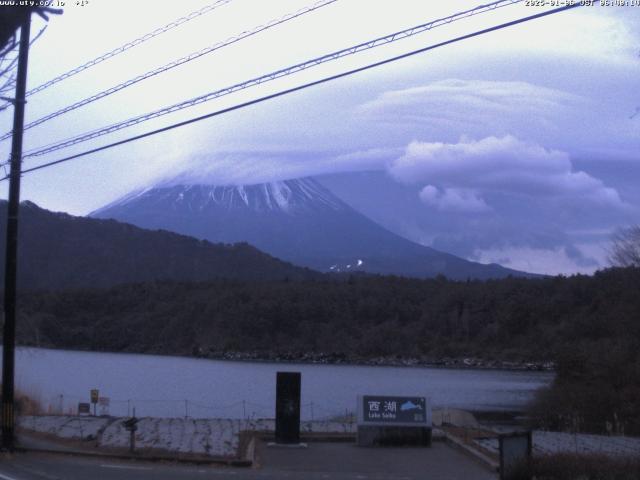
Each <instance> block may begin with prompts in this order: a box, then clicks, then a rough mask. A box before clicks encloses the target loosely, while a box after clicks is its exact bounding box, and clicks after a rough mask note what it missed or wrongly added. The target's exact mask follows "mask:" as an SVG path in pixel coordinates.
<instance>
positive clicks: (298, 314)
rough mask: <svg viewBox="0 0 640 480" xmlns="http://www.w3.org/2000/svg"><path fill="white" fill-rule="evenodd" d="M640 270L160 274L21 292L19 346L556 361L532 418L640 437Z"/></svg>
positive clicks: (341, 358)
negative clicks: (186, 277) (492, 274)
mask: <svg viewBox="0 0 640 480" xmlns="http://www.w3.org/2000/svg"><path fill="white" fill-rule="evenodd" d="M638 285H640V268H627V269H611V270H607V271H604V272H599V273H596V274H595V275H594V276H593V277H588V276H574V277H569V278H565V277H555V278H544V279H514V278H508V279H504V280H493V281H486V282H480V281H469V282H452V281H448V280H446V279H444V278H442V277H441V278H436V279H433V280H411V279H404V278H398V277H374V276H371V277H370V276H352V277H349V278H345V279H336V278H333V279H329V278H323V279H320V280H315V281H300V282H294V281H275V282H240V281H231V280H219V281H215V282H208V283H177V282H161V283H146V284H132V285H123V286H118V287H113V288H110V289H105V290H76V291H70V292H49V293H40V294H28V295H27V294H23V295H22V296H21V298H20V318H19V324H18V333H19V341H20V343H22V344H26V345H35V346H47V347H59V348H71V349H91V350H103V351H115V352H124V351H126V352H148V353H162V354H179V355H197V356H205V357H207V356H208V357H221V356H223V355H225V353H226V354H229V352H233V354H232V355H231V357H232V358H237V356H238V352H240V353H242V354H245V355H246V357H248V358H279V359H289V360H300V359H302V360H305V359H310V358H316V359H317V358H322V359H324V360H329V361H331V360H333V361H363V360H367V359H373V358H378V357H386V358H387V359H390V358H405V359H407V358H413V359H418V360H420V361H422V362H438V361H442V360H443V359H445V358H446V357H450V358H462V357H480V358H483V359H485V360H487V361H489V362H490V361H491V360H492V359H493V360H512V361H518V362H527V361H536V362H544V361H554V362H556V363H557V366H558V369H557V373H558V374H557V377H556V381H555V382H554V385H553V387H552V388H551V389H550V390H548V391H545V392H543V393H542V394H541V396H540V399H539V402H538V403H537V405H536V407H535V409H534V418H535V421H536V422H537V424H538V425H542V426H547V427H550V428H565V429H566V428H568V429H578V430H587V431H595V432H604V431H607V429H609V430H610V431H611V430H613V431H622V430H624V431H626V432H627V433H632V432H635V433H640V387H639V385H640V295H638Z"/></svg>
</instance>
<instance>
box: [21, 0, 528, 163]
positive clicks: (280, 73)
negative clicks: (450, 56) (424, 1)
mask: <svg viewBox="0 0 640 480" xmlns="http://www.w3.org/2000/svg"><path fill="white" fill-rule="evenodd" d="M521 1H522V0H500V1H496V2H492V3H489V4H485V5H480V6H478V7H475V8H473V9H470V10H465V11H463V12H459V13H456V14H453V15H449V16H447V17H444V18H440V19H437V20H432V21H430V22H427V23H423V24H420V25H416V26H414V27H411V28H408V29H405V30H401V31H398V32H395V33H392V34H389V35H385V36H383V37H378V38H376V39H374V40H370V41H368V42H364V43H360V44H358V45H354V46H352V47H349V48H345V49H342V50H338V51H336V52H333V53H329V54H327V55H323V56H320V57H316V58H313V59H311V60H307V61H305V62H302V63H298V64H296V65H293V66H290V67H287V68H283V69H281V70H276V71H274V72H271V73H267V74H265V75H261V76H259V77H256V78H252V79H250V80H247V81H244V82H241V83H237V84H235V85H232V86H229V87H225V88H223V89H220V90H216V91H213V92H209V93H207V94H204V95H200V96H198V97H195V98H192V99H189V100H185V101H183V102H180V103H176V104H174V105H170V106H168V107H164V108H161V109H159V110H155V111H153V112H149V113H146V114H144V115H139V116H137V117H132V118H130V119H127V120H124V121H121V122H118V123H114V124H112V125H109V126H106V127H102V128H99V129H97V130H93V131H90V132H86V133H83V134H80V135H77V136H74V137H71V138H69V139H66V140H63V141H60V142H57V143H52V144H50V145H49V146H45V147H38V148H36V149H31V150H30V151H29V152H27V153H26V154H25V155H24V158H27V157H35V156H41V155H45V154H47V153H51V152H54V151H56V150H60V149H63V148H67V147H70V146H72V145H76V144H78V143H82V142H86V141H89V140H92V139H94V138H97V137H101V136H103V135H108V134H110V133H113V132H116V131H118V130H122V129H124V128H128V127H131V126H133V125H137V124H139V123H142V122H146V121H148V120H151V119H154V118H158V117H161V116H163V115H167V114H170V113H173V112H177V111H179V110H183V109H185V108H189V107H192V106H195V105H199V104H201V103H205V102H208V101H211V100H214V99H217V98H220V97H223V96H226V95H229V94H231V93H234V92H238V91H240V90H245V89H247V88H250V87H254V86H257V85H260V84H263V83H267V82H270V81H273V80H277V79H279V78H282V77H286V76H288V75H292V74H294V73H297V72H301V71H303V70H307V69H309V68H312V67H315V66H317V65H321V64H324V63H327V62H330V61H334V60H338V59H340V58H343V57H346V56H349V55H354V54H357V53H359V52H362V51H365V50H371V49H373V48H376V47H379V46H381V45H386V44H389V43H392V42H396V41H399V40H402V39H404V38H408V37H412V36H414V35H418V34H420V33H423V32H426V31H429V30H432V29H434V28H437V27H439V26H442V25H447V24H449V23H453V22H456V21H459V20H462V19H464V18H468V17H471V16H474V15H480V14H483V13H487V12H491V11H494V10H496V9H498V8H501V7H506V6H509V5H513V4H516V3H521Z"/></svg>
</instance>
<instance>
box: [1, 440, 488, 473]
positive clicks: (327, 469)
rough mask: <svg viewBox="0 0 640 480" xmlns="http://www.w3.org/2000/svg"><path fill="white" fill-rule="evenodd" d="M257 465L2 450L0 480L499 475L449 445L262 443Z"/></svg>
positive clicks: (439, 443) (437, 443)
mask: <svg viewBox="0 0 640 480" xmlns="http://www.w3.org/2000/svg"><path fill="white" fill-rule="evenodd" d="M258 453H259V463H260V465H259V467H258V468H230V467H220V466H204V467H203V466H190V465H176V464H171V463H151V462H144V461H117V460H105V459H98V458H89V457H77V456H70V455H57V454H44V453H16V454H13V455H6V454H4V455H2V456H0V480H87V479H90V480H124V479H127V480H129V479H140V480H169V479H172V480H173V479H177V480H196V479H197V480H206V479H237V480H277V479H287V480H303V479H305V480H307V479H308V480H417V479H429V480H445V479H446V480H458V479H459V480H495V479H496V478H497V476H496V475H495V474H492V473H491V472H489V471H488V470H486V469H485V468H483V467H481V466H479V465H478V464H476V463H475V462H474V461H473V460H470V459H469V458H467V457H466V456H464V455H463V454H461V453H459V452H457V451H455V450H452V449H451V448H450V447H448V446H446V445H444V444H442V443H441V442H435V443H434V446H433V447H432V448H431V449H413V448H404V449H403V448H398V449H359V448H357V447H355V446H354V445H351V444H320V443H318V444H310V445H309V448H308V449H295V450H294V449H281V448H266V447H264V446H263V447H261V448H259V450H258Z"/></svg>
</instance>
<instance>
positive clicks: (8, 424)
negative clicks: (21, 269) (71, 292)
mask: <svg viewBox="0 0 640 480" xmlns="http://www.w3.org/2000/svg"><path fill="white" fill-rule="evenodd" d="M30 28H31V10H30V9H25V14H24V19H23V21H22V24H21V25H20V50H19V53H18V55H19V56H18V72H17V77H16V97H15V100H14V102H15V103H14V109H13V137H12V143H11V160H10V165H11V172H10V174H9V205H8V210H7V245H6V258H5V273H4V337H3V350H2V417H1V419H0V420H1V423H2V448H3V449H5V450H12V449H13V447H14V423H15V417H14V373H15V344H16V270H17V268H16V267H17V263H18V262H17V255H18V211H19V209H20V175H21V168H22V137H23V133H24V128H23V127H24V107H25V103H26V100H25V98H26V95H25V93H26V87H27V63H28V59H29V33H30V32H29V31H30Z"/></svg>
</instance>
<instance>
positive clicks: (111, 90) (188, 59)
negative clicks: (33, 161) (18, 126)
mask: <svg viewBox="0 0 640 480" xmlns="http://www.w3.org/2000/svg"><path fill="white" fill-rule="evenodd" d="M337 1H338V0H321V1H319V2H316V3H314V4H313V5H310V6H307V7H305V8H301V9H300V10H297V11H295V12H292V13H288V14H287V15H285V16H283V17H279V18H275V19H273V20H271V21H269V22H268V23H266V24H263V25H260V26H257V27H255V28H253V29H251V30H247V31H244V32H242V33H240V34H238V35H235V36H233V37H229V38H228V39H226V40H224V41H222V42H218V43H216V44H214V45H211V46H209V47H206V48H204V49H202V50H199V51H197V52H193V53H190V54H189V55H186V56H184V57H182V58H179V59H177V60H174V61H172V62H170V63H167V64H165V65H163V66H161V67H158V68H155V69H153V70H151V71H148V72H146V73H143V74H142V75H138V76H137V77H134V78H131V79H129V80H127V81H126V82H122V83H120V84H118V85H115V86H113V87H111V88H109V89H107V90H103V91H102V92H99V93H97V94H95V95H92V96H90V97H87V98H85V99H83V100H80V101H78V102H76V103H74V104H72V105H68V106H66V107H64V108H61V109H60V110H57V111H55V112H53V113H50V114H48V115H45V116H44V117H41V118H39V119H37V120H34V121H33V122H30V123H28V124H27V125H25V126H24V129H25V130H28V129H30V128H33V127H35V126H36V125H40V124H41V123H44V122H46V121H48V120H51V119H53V118H55V117H58V116H60V115H63V114H65V113H68V112H70V111H72V110H75V109H77V108H80V107H83V106H85V105H88V104H89V103H92V102H95V101H96V100H100V99H101V98H104V97H107V96H109V95H111V94H113V93H116V92H118V91H120V90H123V89H125V88H127V87H130V86H132V85H135V84H136V83H139V82H141V81H143V80H146V79H147V78H151V77H154V76H156V75H159V74H161V73H164V72H166V71H168V70H171V69H173V68H176V67H178V66H180V65H184V64H185V63H188V62H191V61H193V60H196V59H198V58H200V57H202V56H204V55H207V54H209V53H212V52H214V51H216V50H219V49H221V48H224V47H227V46H229V45H232V44H234V43H237V42H239V41H241V40H244V39H245V38H249V37H252V36H254V35H257V34H258V33H260V32H263V31H265V30H268V29H270V28H273V27H275V26H278V25H280V24H282V23H285V22H288V21H290V20H293V19H295V18H298V17H301V16H303V15H305V14H307V13H310V12H313V11H315V10H318V9H319V8H322V7H325V6H327V5H330V4H332V3H335V2H337ZM10 136H11V132H7V133H5V134H4V135H2V136H0V141H1V140H5V139H7V138H9V137H10Z"/></svg>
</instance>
